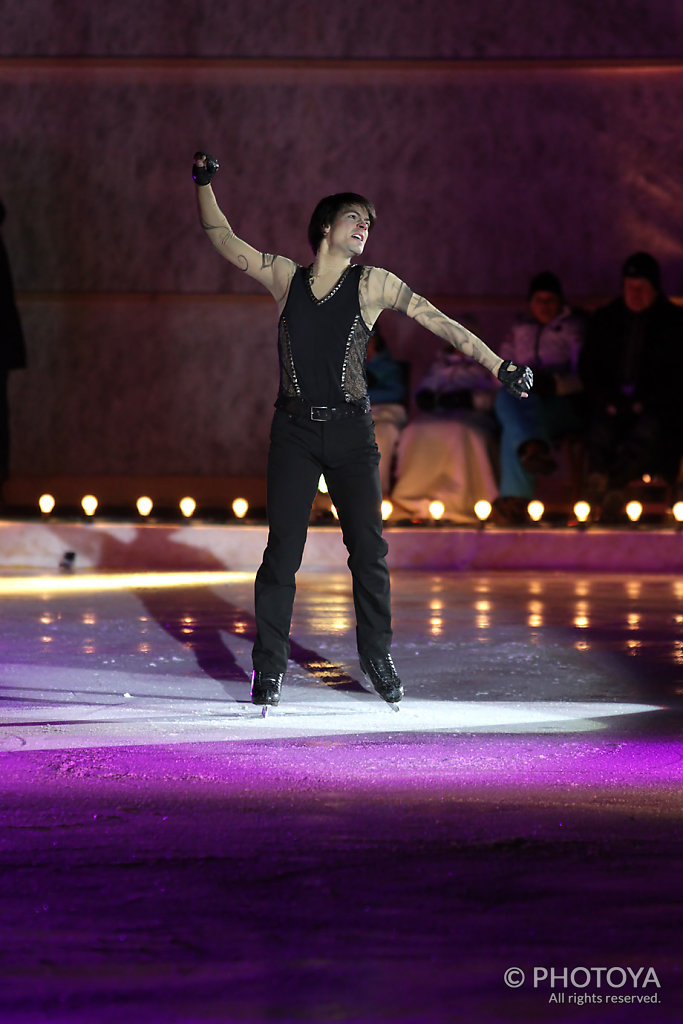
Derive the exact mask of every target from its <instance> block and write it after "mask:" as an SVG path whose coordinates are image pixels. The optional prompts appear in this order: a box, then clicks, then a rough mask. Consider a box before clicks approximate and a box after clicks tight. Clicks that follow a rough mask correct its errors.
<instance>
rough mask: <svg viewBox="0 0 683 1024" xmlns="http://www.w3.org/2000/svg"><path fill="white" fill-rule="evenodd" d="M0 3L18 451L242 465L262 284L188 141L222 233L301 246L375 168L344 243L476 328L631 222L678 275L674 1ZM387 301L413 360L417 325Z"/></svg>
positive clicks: (252, 441) (257, 432)
mask: <svg viewBox="0 0 683 1024" xmlns="http://www.w3.org/2000/svg"><path fill="white" fill-rule="evenodd" d="M2 22H3V31H2V34H1V35H0V110H1V111H2V134H1V137H0V147H1V149H0V152H1V155H2V161H1V163H0V195H2V197H3V199H4V201H5V204H6V206H7V208H8V219H7V222H6V225H5V228H4V236H5V241H6V244H7V247H8V249H9V252H10V256H11V260H12V266H13V269H14V275H15V283H16V286H17V289H18V291H19V292H20V296H21V310H22V315H23V321H24V325H25V329H26V335H27V341H28V346H29V359H30V365H29V368H28V369H27V370H26V371H21V372H17V373H15V374H13V375H12V409H13V429H14V449H13V471H14V473H15V474H19V475H26V474H35V473H38V474H41V473H45V474H49V473H52V474H54V473H64V474H88V473H93V474H95V473H98V474H102V473H104V474H107V473H111V474H126V473H130V474H135V475H142V476H144V475H147V474H149V475H160V474H174V473H177V474H186V475H192V474H197V475H238V474H249V475H252V474H254V473H259V472H261V471H262V470H263V468H264V466H265V451H266V444H267V433H268V426H269V423H268V421H269V416H270V408H271V406H272V401H273V399H274V394H275V388H276V378H277V372H276V353H275V346H274V338H275V323H274V305H273V304H272V303H271V301H270V299H269V298H268V297H267V296H265V295H261V294H259V292H258V287H257V286H256V285H255V284H254V283H253V282H252V281H250V280H249V279H248V278H245V277H244V276H242V275H241V274H239V273H238V272H237V271H235V270H233V269H232V268H231V267H230V266H229V265H228V264H227V263H225V262H224V261H222V260H221V259H220V258H219V257H218V256H217V255H216V253H215V252H214V251H213V250H212V248H211V247H210V246H209V245H208V243H207V242H206V240H205V239H204V237H203V234H202V232H201V229H200V228H199V226H198V223H197V220H196V211H195V206H194V195H193V189H194V186H193V185H192V182H191V180H190V174H189V167H190V163H191V156H192V153H193V151H194V150H195V148H197V147H205V148H207V149H209V150H210V151H212V152H215V153H216V155H217V156H218V157H219V159H220V161H221V170H220V173H219V176H218V178H217V180H216V186H215V187H216V193H217V195H218V197H219V201H220V202H221V204H222V205H223V207H224V209H225V211H226V213H227V214H228V216H229V217H230V219H231V221H232V223H233V226H234V227H235V229H236V230H237V231H238V233H239V234H241V235H243V236H244V237H245V238H246V239H248V240H249V241H252V242H253V243H254V244H255V245H257V246H258V247H260V248H263V249H265V250H267V251H274V252H282V253H284V254H286V255H289V256H291V257H293V258H294V259H297V260H299V261H300V262H307V261H308V260H309V258H310V256H309V252H308V250H307V247H306V242H305V227H306V223H307V220H308V216H309V214H310V211H311V208H312V206H313V205H314V203H315V202H316V201H317V199H318V198H319V197H320V195H322V194H325V193H328V192H333V191H337V190H340V189H347V188H351V189H354V190H357V191H360V192H364V193H366V194H368V195H370V196H371V197H372V198H373V199H374V201H375V202H376V204H377V207H378V213H379V220H378V224H377V227H376V229H375V232H374V234H373V237H372V239H371V242H370V244H369V246H368V248H367V250H366V259H367V261H368V262H372V263H376V264H378V265H382V266H388V267H390V268H391V269H393V270H394V271H395V272H396V273H398V274H400V275H401V276H402V277H404V278H405V280H406V281H408V283H409V284H410V285H411V286H412V287H413V288H414V289H415V290H418V291H421V292H422V293H424V294H427V295H428V296H429V297H430V298H432V299H433V300H435V301H437V302H439V303H441V304H442V305H443V307H444V308H445V309H446V310H447V311H448V312H449V313H450V314H451V315H454V316H456V317H457V318H464V317H467V318H468V319H471V318H474V319H475V320H476V323H477V325H478V329H479V331H480V333H482V335H483V336H484V337H485V338H486V339H487V340H488V341H489V342H490V343H491V344H492V345H493V347H496V346H497V345H498V344H499V343H500V340H501V337H502V336H503V334H504V331H505V329H506V325H507V323H508V322H509V320H510V318H511V316H512V315H513V313H514V311H515V309H516V308H517V307H518V305H519V303H520V302H521V300H522V297H523V295H524V292H525V289H526V284H527V281H528V278H529V277H530V275H531V274H533V273H534V272H536V271H537V270H539V269H546V268H550V269H554V270H555V271H557V272H558V273H559V274H560V275H561V276H562V278H563V280H564V281H565V285H566V288H567V291H568V293H569V294H570V295H571V296H573V297H575V298H578V299H582V300H590V301H595V299H596V298H599V297H601V296H602V297H607V296H609V295H611V294H612V293H613V292H614V291H615V289H616V288H617V286H618V275H619V266H620V264H621V262H622V260H623V259H624V257H625V256H626V255H628V253H629V252H631V251H633V250H634V249H638V248H647V249H650V250H651V251H652V252H654V253H655V255H656V256H657V257H658V258H659V259H660V260H661V262H662V264H663V267H664V275H665V283H666V285H667V288H668V290H669V291H670V292H673V293H676V292H679V291H680V290H681V286H682V284H683V282H682V281H681V271H682V269H683V259H682V257H683V251H682V246H683V243H682V241H681V238H682V235H681V214H682V213H683V183H682V181H681V176H680V167H681V164H682V160H681V157H682V155H683V154H682V150H683V141H682V139H681V134H680V130H679V123H680V110H681V109H682V108H683V61H678V60H676V56H677V53H678V52H680V46H679V41H680V39H681V38H683V3H681V2H674V0H671V2H664V0H662V2H657V0H654V2H645V0H643V2H636V0H630V2H629V0H621V2H603V3H600V4H595V3H594V2H593V0H591V2H588V0H585V2H583V0H575V2H569V0H566V2H565V0H556V2H555V3H553V4H552V5H549V4H547V2H546V3H541V2H536V0H489V2H482V3H476V4H475V3H470V2H467V3H465V2H451V3H449V4H441V3H434V4H425V3H416V2H412V0H410V2H408V0H405V2H393V3H392V4H391V5H388V4H374V5H373V4H367V3H360V2H358V0H347V2H346V3H328V4H326V5H322V6H321V5H317V4H313V3H308V2H303V0H290V2H287V3H281V2H279V0H277V2H276V0H271V2H268V3H260V2H252V3H242V4H237V3H234V2H231V0H224V2H222V3H214V2H209V0H204V2H201V0H197V2H195V3H193V4H191V5H189V4H178V3H175V2H174V3H171V2H162V0H150V2H148V3H146V4H144V5H140V4H133V3H130V2H119V3H116V4H111V5H100V4H98V5H95V4H93V3H91V2H87V0H82V2H79V0H71V2H68V3H67V2H58V0H53V2H51V3H48V2H45V0H43V2H40V0H24V2H23V3H22V4H21V5H20V4H11V5H10V4H5V6H4V7H3V12H2ZM382 326H383V327H384V328H385V333H386V335H387V336H388V338H389V340H390V342H391V343H392V346H393V348H394V349H395V351H396V354H397V355H399V356H400V357H401V358H404V359H410V360H411V361H413V363H414V364H415V377H418V376H419V374H420V372H421V369H422V368H423V367H424V366H425V364H426V363H427V362H428V361H429V359H430V357H431V356H432V354H433V353H434V351H435V346H438V344H439V342H438V340H437V339H434V338H432V337H431V336H430V335H429V334H427V333H426V332H423V331H420V330H419V329H417V328H415V327H414V326H413V325H412V324H411V323H410V322H408V321H406V320H405V319H403V318H401V317H398V316H396V315H386V314H385V317H384V318H383V321H382Z"/></svg>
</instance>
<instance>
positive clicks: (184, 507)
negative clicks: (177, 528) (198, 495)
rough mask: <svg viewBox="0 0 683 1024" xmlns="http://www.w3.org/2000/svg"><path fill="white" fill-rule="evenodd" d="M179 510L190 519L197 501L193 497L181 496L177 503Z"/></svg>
mask: <svg viewBox="0 0 683 1024" xmlns="http://www.w3.org/2000/svg"><path fill="white" fill-rule="evenodd" d="M178 507H179V508H180V511H181V512H182V513H183V515H184V516H185V518H186V519H190V518H191V517H192V516H193V515H194V512H195V509H196V508H197V502H196V501H195V500H194V498H182V499H181V500H180V502H179V503H178Z"/></svg>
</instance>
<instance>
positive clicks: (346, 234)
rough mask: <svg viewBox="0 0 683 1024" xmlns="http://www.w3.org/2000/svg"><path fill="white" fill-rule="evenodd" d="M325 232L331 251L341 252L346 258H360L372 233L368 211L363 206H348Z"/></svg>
mask: <svg viewBox="0 0 683 1024" xmlns="http://www.w3.org/2000/svg"><path fill="white" fill-rule="evenodd" d="M324 230H325V237H326V239H327V244H328V247H329V249H330V250H331V251H332V250H337V251H341V252H343V254H344V255H345V256H360V255H361V253H362V252H363V249H364V248H365V243H366V242H367V240H368V234H369V233H370V218H369V217H368V211H367V210H366V209H365V207H363V206H347V207H345V208H344V209H343V210H340V211H339V213H338V214H337V217H336V218H335V220H334V222H333V223H332V225H331V226H330V227H329V228H325V229H324Z"/></svg>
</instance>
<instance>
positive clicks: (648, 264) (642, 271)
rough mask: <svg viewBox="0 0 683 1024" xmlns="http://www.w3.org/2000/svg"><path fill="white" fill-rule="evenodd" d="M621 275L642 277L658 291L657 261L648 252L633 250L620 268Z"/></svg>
mask: <svg viewBox="0 0 683 1024" xmlns="http://www.w3.org/2000/svg"><path fill="white" fill-rule="evenodd" d="M621 276H622V277H644V278H645V279H646V280H647V281H649V282H650V284H651V285H652V287H653V288H656V289H657V290H658V291H659V289H660V287H661V270H660V267H659V263H658V262H657V260H656V259H655V258H654V256H653V255H652V254H651V253H649V252H634V253H633V254H632V255H631V256H629V258H628V259H627V260H626V262H625V263H624V265H623V267H622V268H621Z"/></svg>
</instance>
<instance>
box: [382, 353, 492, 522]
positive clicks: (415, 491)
mask: <svg viewBox="0 0 683 1024" xmlns="http://www.w3.org/2000/svg"><path fill="white" fill-rule="evenodd" d="M494 386H495V384H494V382H493V378H492V377H491V375H490V374H488V373H487V372H486V371H485V370H483V368H482V367H481V366H480V365H479V364H478V363H474V362H472V360H470V359H467V358H465V357H464V356H463V355H462V354H461V353H460V352H458V351H457V350H456V349H453V348H452V347H451V346H450V345H449V346H447V348H446V349H445V350H444V351H442V352H439V353H438V355H437V357H436V359H435V361H434V363H433V364H432V366H431V367H430V369H429V370H428V372H427V374H426V376H425V377H424V378H423V380H422V381H421V382H420V385H419V387H418V390H417V393H416V396H415V400H416V404H417V406H418V408H419V409H420V412H419V413H418V416H417V417H416V419H415V420H414V421H413V422H412V423H409V424H408V426H407V427H406V428H405V430H404V431H403V433H402V435H401V440H400V441H399V446H398V456H397V466H396V475H397V480H396V485H395V487H394V490H393V493H392V496H391V500H392V502H393V504H394V517H395V518H398V519H400V518H403V517H407V518H410V519H429V518H430V513H429V504H430V502H432V501H436V500H438V501H441V502H443V504H444V507H445V513H444V515H445V518H446V519H448V520H451V521H452V522H459V523H466V522H474V521H475V518H476V517H475V515H474V505H475V503H476V502H477V501H478V500H479V499H480V498H486V499H487V500H488V501H492V500H493V497H494V495H495V493H496V482H495V477H494V473H493V469H492V466H491V460H490V457H489V450H488V444H489V441H490V439H491V437H492V436H493V433H494V431H495V421H494V419H493V415H492V412H491V409H492V406H493V395H494V392H493V387H494Z"/></svg>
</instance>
